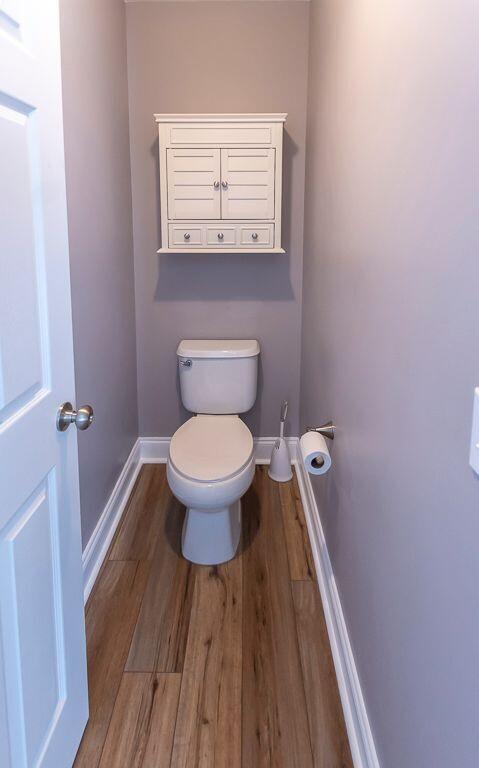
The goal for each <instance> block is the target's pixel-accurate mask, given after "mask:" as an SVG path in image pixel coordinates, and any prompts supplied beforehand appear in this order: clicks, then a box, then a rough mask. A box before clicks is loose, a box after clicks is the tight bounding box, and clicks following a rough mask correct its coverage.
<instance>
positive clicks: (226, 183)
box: [221, 181, 228, 189]
mask: <svg viewBox="0 0 479 768" xmlns="http://www.w3.org/2000/svg"><path fill="white" fill-rule="evenodd" d="M221 186H222V187H223V189H228V182H227V181H222V182H221Z"/></svg>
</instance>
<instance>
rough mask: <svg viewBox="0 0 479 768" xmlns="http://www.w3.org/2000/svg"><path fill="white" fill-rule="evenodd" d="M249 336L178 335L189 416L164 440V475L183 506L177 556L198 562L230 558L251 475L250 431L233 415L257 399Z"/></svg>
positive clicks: (253, 349)
mask: <svg viewBox="0 0 479 768" xmlns="http://www.w3.org/2000/svg"><path fill="white" fill-rule="evenodd" d="M258 356H259V344H258V342H257V341H256V340H250V339H248V340H240V339H232V340H228V339H220V340H217V339H207V340H197V339H195V340H183V341H181V342H180V344H179V346H178V349H177V357H178V368H179V378H180V391H181V400H182V402H183V405H184V406H185V408H186V409H187V410H188V411H190V412H192V413H194V414H195V415H194V416H193V417H192V418H190V419H188V421H186V422H185V423H184V424H182V425H181V427H180V428H179V429H177V431H176V432H175V434H174V435H173V437H172V438H171V443H170V451H169V456H168V462H167V479H168V484H169V486H170V488H171V491H172V493H173V495H174V496H176V498H177V499H178V500H179V501H181V502H182V504H184V505H185V507H186V516H185V521H184V524H183V533H182V542H181V546H182V552H183V556H184V557H185V558H186V559H187V560H190V561H191V562H193V563H199V564H200V565H217V564H219V563H224V562H226V561H227V560H231V559H232V558H233V557H234V556H235V554H236V551H237V549H238V544H239V540H240V536H241V497H242V496H243V495H244V494H245V493H246V491H247V490H248V488H249V486H250V485H251V483H252V480H253V475H254V455H253V436H252V434H251V432H250V431H249V429H248V427H247V426H246V424H245V423H244V422H243V421H242V420H241V418H240V414H241V413H246V411H249V410H250V409H251V408H252V407H253V405H254V402H255V400H256V389H257V379H258Z"/></svg>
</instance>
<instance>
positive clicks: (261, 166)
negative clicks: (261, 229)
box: [221, 148, 275, 219]
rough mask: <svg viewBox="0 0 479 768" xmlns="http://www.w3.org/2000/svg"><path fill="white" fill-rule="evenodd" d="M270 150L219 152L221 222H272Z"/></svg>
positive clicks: (272, 155)
mask: <svg viewBox="0 0 479 768" xmlns="http://www.w3.org/2000/svg"><path fill="white" fill-rule="evenodd" d="M274 165H275V150H274V149H267V148H265V149H222V150H221V213H222V216H221V217H222V218H223V219H274Z"/></svg>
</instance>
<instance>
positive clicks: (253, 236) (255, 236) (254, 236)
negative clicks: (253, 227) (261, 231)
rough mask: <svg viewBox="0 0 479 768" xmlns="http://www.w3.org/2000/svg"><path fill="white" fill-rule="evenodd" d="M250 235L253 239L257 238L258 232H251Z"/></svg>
mask: <svg viewBox="0 0 479 768" xmlns="http://www.w3.org/2000/svg"><path fill="white" fill-rule="evenodd" d="M251 237H252V238H253V240H257V239H258V233H257V232H253V234H252V235H251Z"/></svg>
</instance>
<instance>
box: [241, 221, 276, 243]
mask: <svg viewBox="0 0 479 768" xmlns="http://www.w3.org/2000/svg"><path fill="white" fill-rule="evenodd" d="M273 243H274V224H258V225H254V224H253V225H251V226H248V227H241V228H240V241H239V245H240V247H241V248H256V247H259V248H272V246H273Z"/></svg>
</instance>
